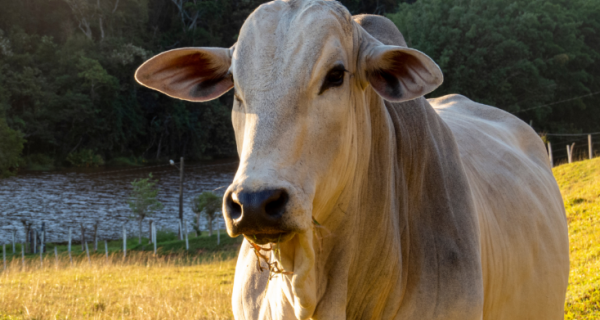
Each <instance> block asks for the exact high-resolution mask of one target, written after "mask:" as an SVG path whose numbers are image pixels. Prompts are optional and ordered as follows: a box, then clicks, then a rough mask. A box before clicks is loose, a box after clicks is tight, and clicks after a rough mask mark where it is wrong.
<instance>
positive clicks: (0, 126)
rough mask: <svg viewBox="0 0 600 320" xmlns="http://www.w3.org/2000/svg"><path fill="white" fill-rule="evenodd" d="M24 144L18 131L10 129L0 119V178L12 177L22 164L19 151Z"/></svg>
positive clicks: (3, 120)
mask: <svg viewBox="0 0 600 320" xmlns="http://www.w3.org/2000/svg"><path fill="white" fill-rule="evenodd" d="M25 142H26V140H25V139H24V138H23V137H22V134H21V133H20V132H19V131H16V130H13V129H11V128H10V127H9V126H8V124H7V123H6V120H5V119H2V118H0V178H6V177H9V176H12V175H14V174H15V172H16V171H17V170H18V169H19V167H20V166H21V165H22V164H23V159H22V158H21V151H23V144H24V143H25Z"/></svg>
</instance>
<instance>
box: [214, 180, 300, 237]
mask: <svg viewBox="0 0 600 320" xmlns="http://www.w3.org/2000/svg"><path fill="white" fill-rule="evenodd" d="M289 199H290V196H289V194H288V192H287V191H286V190H284V189H274V190H261V191H256V192H246V191H242V192H238V193H236V192H233V191H231V190H230V191H229V192H228V193H227V194H226V195H225V219H228V220H230V221H229V222H230V223H229V225H230V226H231V229H232V230H231V233H232V235H233V236H237V235H240V234H243V235H245V236H246V237H247V238H248V239H249V240H251V241H253V242H255V243H257V244H267V243H270V242H272V243H276V242H279V241H285V240H287V238H288V237H289V236H290V235H291V234H292V232H291V230H286V228H285V226H284V216H285V212H286V207H287V204H288V201H289Z"/></svg>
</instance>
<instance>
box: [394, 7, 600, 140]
mask: <svg viewBox="0 0 600 320" xmlns="http://www.w3.org/2000/svg"><path fill="white" fill-rule="evenodd" d="M389 18H391V19H392V20H393V21H394V23H396V25H397V26H398V28H399V29H400V30H401V31H402V33H403V34H404V37H405V39H406V41H407V44H408V45H409V46H410V47H414V48H416V49H419V50H421V51H423V52H425V53H427V54H428V55H429V56H430V57H432V58H433V59H434V60H435V61H436V62H437V63H438V64H439V65H440V67H441V69H442V71H443V73H444V78H445V79H444V84H443V85H442V86H441V87H440V88H439V89H438V90H436V91H435V92H434V93H433V94H432V96H442V95H445V94H449V93H460V94H463V95H465V96H467V97H469V98H471V99H473V100H475V101H478V102H482V103H486V104H490V105H493V106H497V107H499V108H502V109H504V110H507V111H509V112H511V113H514V114H516V115H517V116H519V117H521V118H522V119H523V120H525V121H526V122H530V121H531V120H533V126H534V128H535V129H536V130H538V131H547V132H548V131H549V132H560V131H563V132H566V131H569V132H577V131H579V132H581V131H584V132H585V131H598V129H600V95H594V96H589V97H584V98H579V99H574V100H572V101H568V102H564V103H559V104H552V105H548V104H551V103H554V102H558V101H563V100H567V99H571V98H573V97H579V96H583V95H588V94H590V93H595V92H599V91H600V64H599V63H600V59H599V58H600V56H599V54H600V51H599V50H600V34H599V33H598V32H599V31H600V1H594V0H470V1H465V0H419V1H417V2H416V3H414V4H412V5H407V4H402V5H400V6H399V8H398V12H397V13H395V14H391V15H389Z"/></svg>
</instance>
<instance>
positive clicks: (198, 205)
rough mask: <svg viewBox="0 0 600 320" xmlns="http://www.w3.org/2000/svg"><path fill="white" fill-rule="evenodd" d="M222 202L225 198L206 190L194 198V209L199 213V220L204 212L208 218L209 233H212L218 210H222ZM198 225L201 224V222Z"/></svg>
mask: <svg viewBox="0 0 600 320" xmlns="http://www.w3.org/2000/svg"><path fill="white" fill-rule="evenodd" d="M222 203H223V198H222V197H219V196H217V195H216V194H215V193H214V192H212V191H204V192H202V193H201V194H199V195H198V196H197V197H195V198H194V199H192V211H194V213H196V214H197V215H198V221H199V220H200V214H204V216H206V220H208V234H209V235H212V225H213V221H214V219H215V218H216V216H217V212H218V211H219V210H221V204H222ZM197 225H198V226H199V225H200V222H198V223H197Z"/></svg>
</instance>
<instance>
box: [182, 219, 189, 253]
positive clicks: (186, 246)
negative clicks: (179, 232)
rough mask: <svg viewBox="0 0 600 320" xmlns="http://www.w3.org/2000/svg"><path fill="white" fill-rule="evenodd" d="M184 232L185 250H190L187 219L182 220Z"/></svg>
mask: <svg viewBox="0 0 600 320" xmlns="http://www.w3.org/2000/svg"><path fill="white" fill-rule="evenodd" d="M183 226H184V230H183V231H184V232H185V250H186V251H189V250H190V243H189V241H188V230H187V221H185V220H183Z"/></svg>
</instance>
